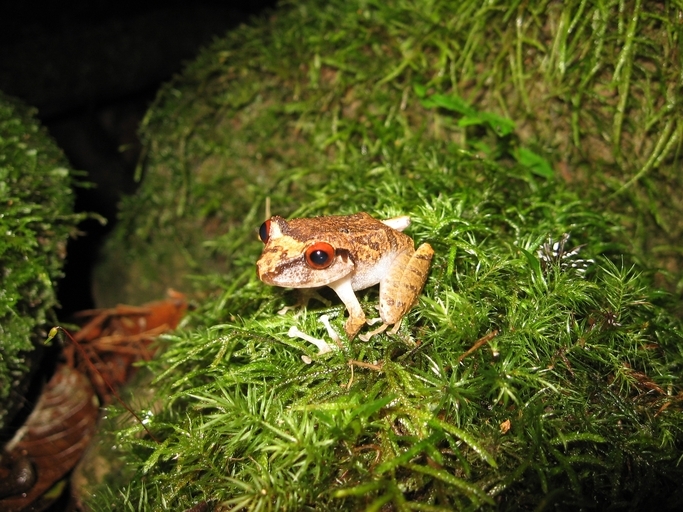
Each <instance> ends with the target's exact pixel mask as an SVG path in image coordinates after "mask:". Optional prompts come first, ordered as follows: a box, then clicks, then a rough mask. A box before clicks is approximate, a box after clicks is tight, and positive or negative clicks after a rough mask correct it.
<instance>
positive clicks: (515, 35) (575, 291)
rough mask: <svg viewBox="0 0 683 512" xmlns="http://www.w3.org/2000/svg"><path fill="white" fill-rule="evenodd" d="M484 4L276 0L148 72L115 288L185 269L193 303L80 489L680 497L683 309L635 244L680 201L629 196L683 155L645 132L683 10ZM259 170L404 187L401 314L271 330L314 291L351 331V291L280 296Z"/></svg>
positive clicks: (376, 192)
mask: <svg viewBox="0 0 683 512" xmlns="http://www.w3.org/2000/svg"><path fill="white" fill-rule="evenodd" d="M480 5H481V3H480V2H476V3H475V2H447V1H445V0H444V1H436V2H408V1H397V2H377V3H368V2H359V3H350V2H335V1H333V2H324V3H323V2H303V3H302V2H298V3H295V4H294V3H293V4H289V5H286V6H285V7H284V8H282V9H280V10H278V11H277V12H276V13H274V14H273V15H272V16H271V17H270V18H268V20H267V21H264V22H260V23H256V24H254V25H253V26H250V27H243V28H241V29H240V30H238V31H235V32H232V33H230V34H228V36H226V38H224V39H222V40H220V41H217V42H216V43H215V44H214V45H213V46H212V47H211V48H209V49H208V50H207V51H205V52H203V53H202V54H201V55H200V57H199V58H198V59H197V61H196V62H195V63H193V64H191V65H190V66H189V67H188V69H187V70H186V71H185V73H184V75H183V76H182V77H181V78H179V79H178V80H176V81H174V82H173V83H171V84H168V85H167V86H166V87H165V88H164V90H163V91H162V92H161V94H160V96H159V99H158V101H157V103H156V104H155V105H154V106H153V108H152V109H151V110H150V112H149V114H148V116H147V119H146V120H145V123H144V125H143V137H144V138H145V140H146V148H147V154H146V158H145V160H144V164H143V166H142V167H141V171H142V172H144V173H145V176H146V180H145V183H144V184H143V187H142V189H141V192H140V195H138V196H136V197H135V198H131V199H130V200H128V201H127V202H126V205H125V208H124V212H123V219H122V220H123V222H122V224H121V229H120V230H119V232H118V238H117V239H116V240H115V241H114V243H113V244H112V246H111V247H112V250H111V254H112V258H111V259H112V260H117V261H119V262H122V264H121V266H122V267H128V268H129V275H130V276H135V277H134V278H133V279H130V278H129V285H128V286H129V287H128V292H127V293H129V294H130V295H131V296H132V295H133V293H134V292H135V290H139V289H140V283H139V278H138V277H137V276H145V278H146V279H148V281H149V287H150V288H153V287H154V286H155V284H154V283H161V285H162V286H166V285H167V284H175V285H176V286H179V285H180V286H183V284H184V285H185V286H189V284H188V282H191V283H192V284H193V285H194V286H195V288H196V291H197V292H198V293H197V296H198V297H199V301H198V302H199V307H198V309H197V310H196V311H195V313H193V315H192V316H191V317H190V318H189V319H188V321H187V323H186V324H185V326H184V327H183V329H181V331H179V333H178V334H177V335H175V336H172V337H168V338H167V342H168V343H167V348H166V351H165V352H164V353H163V354H162V356H161V357H160V359H159V360H157V361H155V362H153V363H152V364H151V368H152V369H153V371H154V372H155V374H156V379H155V385H156V386H157V387H158V388H159V391H158V396H159V397H162V398H163V405H162V406H161V408H160V410H158V411H156V413H155V414H152V413H150V416H149V425H150V426H151V427H152V428H153V429H154V430H155V433H156V434H158V435H159V436H160V437H162V438H164V439H165V441H164V443H163V444H162V445H158V446H157V445H155V444H153V443H151V442H150V441H149V440H147V439H139V438H135V437H134V435H133V434H134V433H138V432H140V430H141V429H140V428H139V427H137V426H133V427H130V428H127V429H123V430H121V431H119V432H118V433H117V434H116V435H117V439H116V441H115V444H116V446H119V445H121V446H122V447H123V455H122V458H123V461H124V462H125V463H126V465H127V467H128V468H129V469H130V474H128V475H127V476H128V477H129V478H130V481H129V482H127V483H123V484H121V483H114V482H111V486H110V487H109V488H108V489H105V490H100V491H98V492H97V493H96V494H97V500H96V501H95V504H94V506H95V508H99V509H102V510H104V509H107V510H108V509H109V507H110V506H111V503H112V502H117V503H118V504H119V505H118V506H119V507H121V508H124V507H138V508H143V509H144V508H145V507H146V508H148V509H155V508H169V509H172V510H181V509H183V508H188V507H191V506H193V505H194V504H196V503H197V502H200V501H202V500H207V501H209V502H210V503H212V504H214V505H216V507H217V508H218V509H221V507H222V508H223V509H228V508H229V507H236V508H240V507H241V508H244V509H250V510H301V509H323V510H327V509H329V510H362V509H368V510H380V509H383V507H385V508H391V509H398V510H454V509H455V510H458V509H475V508H486V507H491V508H493V507H498V508H504V509H519V508H544V507H546V508H547V507H552V506H557V507H560V508H575V507H583V508H588V507H592V508H605V507H606V506H607V505H613V506H616V507H622V508H629V507H630V508H633V509H638V508H642V507H643V506H644V504H645V503H647V504H648V505H649V506H652V505H653V504H655V505H656V504H661V505H662V506H670V507H673V506H675V505H680V502H681V500H682V499H683V498H682V497H681V495H680V491H678V481H680V478H681V476H683V475H681V470H680V467H679V465H678V462H679V460H680V458H681V456H683V453H682V452H681V446H682V445H683V444H682V428H683V418H682V416H681V407H680V398H679V396H680V395H679V394H680V392H681V377H680V375H681V366H682V364H683V351H682V349H681V346H682V341H683V340H682V339H681V330H680V327H681V326H680V322H679V321H678V320H677V319H676V318H675V317H674V316H673V314H672V313H671V311H672V309H673V307H674V305H675V302H673V301H672V298H671V297H670V296H668V295H667V294H665V293H663V292H661V291H659V290H658V289H656V288H655V287H654V286H653V284H652V274H651V271H650V270H648V269H647V268H646V267H645V266H643V265H642V261H643V260H644V259H645V258H646V257H649V258H652V256H651V253H650V252H648V250H649V249H650V248H651V247H652V244H653V243H655V244H657V243H660V242H653V240H656V239H657V237H662V238H660V240H661V239H663V238H665V237H668V236H673V233H675V232H676V229H678V228H675V227H673V228H672V226H673V224H671V225H669V226H668V227H666V226H664V223H659V224H656V223H654V222H653V218H655V217H657V216H659V217H657V218H669V219H674V215H673V213H672V212H673V211H675V210H676V208H678V207H677V206H675V207H674V208H673V209H672V210H671V211H669V210H666V209H664V208H662V207H661V206H662V202H658V201H659V200H658V199H657V198H655V197H654V196H652V197H651V198H650V199H648V201H649V202H648V203H647V204H648V207H647V208H643V204H644V203H642V200H644V198H645V197H648V196H647V194H649V193H650V192H651V191H652V190H656V191H659V192H661V191H662V190H663V189H662V188H661V185H662V184H663V183H668V185H667V186H672V187H674V186H677V185H675V183H674V181H675V180H677V179H679V178H678V177H677V176H678V174H675V173H674V172H673V169H674V168H675V163H676V154H675V151H674V149H675V148H676V146H677V144H679V142H678V141H680V133H679V132H678V131H677V128H676V129H674V130H673V131H671V132H669V136H668V138H667V139H666V141H667V142H666V144H664V146H661V147H660V149H659V150H656V151H657V152H658V153H657V154H658V155H660V156H661V158H660V159H659V160H657V161H658V164H657V172H653V170H654V169H655V168H654V167H649V168H648V167H647V165H646V164H647V161H649V160H648V158H650V157H651V156H652V155H653V154H654V153H653V152H655V148H656V147H657V144H656V143H654V144H653V143H651V142H650V137H649V136H648V134H649V133H659V131H658V130H663V129H664V127H665V126H666V124H667V123H669V124H671V126H677V124H676V123H678V121H677V119H676V118H675V116H674V115H673V113H672V112H670V111H669V110H667V109H666V108H665V107H664V105H663V104H662V103H661V98H660V97H659V96H658V95H657V94H656V93H655V92H654V91H655V90H656V89H657V87H659V90H662V88H663V89H665V90H668V87H671V88H673V89H672V91H673V92H671V95H670V97H671V98H673V100H672V101H676V98H677V94H678V92H677V91H675V90H674V89H675V87H674V86H673V85H670V84H675V83H677V82H676V81H675V80H676V79H675V78H673V76H674V75H675V73H678V72H679V71H680V62H678V61H676V60H675V59H673V60H671V61H668V62H666V63H665V62H661V60H656V61H655V60H654V59H650V60H648V55H650V56H651V55H652V54H651V52H654V51H655V50H653V48H656V49H657V51H658V52H661V51H664V53H666V52H665V50H666V48H670V47H671V46H672V45H673V44H674V43H673V42H675V41H677V38H678V28H676V27H677V25H676V24H675V17H673V16H669V13H668V11H667V10H666V9H669V7H665V6H661V5H660V4H656V3H648V6H647V7H644V6H643V5H641V4H638V3H636V4H634V6H631V5H630V4H629V6H624V5H622V4H618V3H616V2H613V3H608V4H605V3H601V4H595V5H594V4H589V3H587V2H582V3H579V2H564V3H548V2H531V3H525V4H523V5H522V4H514V5H513V6H512V7H510V6H509V4H505V5H501V6H496V5H495V4H490V3H487V4H486V5H485V6H483V7H480ZM619 5H621V6H622V8H621V9H620V8H619ZM672 9H673V7H672ZM633 20H636V21H635V22H634V21H633ZM633 23H636V28H638V29H641V30H643V32H642V34H643V37H642V38H637V37H635V35H634V34H633V32H632V30H631V29H632V28H633ZM667 45H668V46H667ZM624 48H625V50H623V51H622V49H624ZM627 60H628V62H626V61H627ZM646 61H647V62H646ZM646 64H647V65H646ZM649 66H655V68H656V69H658V70H659V71H658V74H657V73H655V75H652V74H650V73H651V69H650V67H649ZM676 70H678V71H676ZM674 71H675V73H674ZM614 77H617V78H618V77H621V78H619V79H618V80H614V81H613V78H614ZM625 77H628V79H626V78H625ZM636 78H638V79H639V80H636ZM655 78H656V79H657V80H659V81H657V80H655ZM640 79H642V80H640ZM655 83H656V85H657V87H654V85H655ZM634 84H639V85H638V86H637V87H640V89H637V90H638V91H641V92H642V91H645V92H642V94H636V93H635V92H634V90H635V89H632V86H633V87H635V85H634ZM644 84H645V85H644ZM648 87H649V88H648ZM655 112H657V113H655ZM625 114H628V115H625ZM511 120H514V123H513V122H512V121H511ZM662 123H663V124H662ZM645 126H646V127H648V128H647V130H651V131H648V132H647V133H645V132H643V131H638V130H642V128H643V127H645ZM661 133H664V132H663V131H662V132H661ZM637 137H641V139H637ZM635 140H641V141H642V144H640V143H638V144H636V143H635V142H634V141H635ZM647 148H649V149H647ZM653 158H655V157H653ZM656 158H659V157H656ZM643 169H645V172H642V171H643ZM648 169H649V170H648ZM589 171H590V172H589ZM636 176H637V179H636V180H631V178H633V177H636ZM667 176H668V177H667ZM561 178H566V181H569V182H570V183H566V181H565V180H564V179H561ZM660 178H661V179H660ZM648 180H651V181H648ZM672 180H674V181H672ZM625 185H627V186H625ZM596 191H598V192H599V193H595V192H596ZM610 192H614V193H615V194H614V195H612V196H611V197H610V196H609V193H610ZM659 192H657V193H659ZM266 198H268V199H269V200H270V204H271V208H272V210H273V213H278V214H281V215H284V216H312V215H321V214H343V213H351V212H356V211H367V212H369V213H371V214H373V215H375V216H376V217H379V218H381V217H387V216H393V215H399V214H409V215H411V217H412V218H413V221H414V223H413V226H412V227H411V229H410V234H411V235H412V236H414V238H415V239H416V242H418V243H421V242H424V241H428V242H429V243H430V244H432V246H433V247H434V249H435V251H436V256H435V259H434V263H433V267H432V272H431V276H430V278H429V280H428V282H427V285H426V288H425V292H424V295H423V297H422V299H421V301H420V303H419V305H418V306H417V307H416V308H415V309H414V310H413V311H412V312H411V313H410V315H408V317H407V318H406V319H405V321H404V325H403V327H402V328H401V330H400V331H399V333H398V334H397V335H396V336H390V335H380V336H377V337H375V338H373V339H372V340H371V341H370V342H368V343H363V342H361V341H358V340H356V341H354V342H353V343H345V344H344V349H343V350H340V351H335V352H333V353H332V354H330V355H327V356H317V355H316V351H315V350H314V348H313V346H312V345H309V344H306V343H305V342H302V341H298V340H294V339H291V338H289V337H288V336H287V332H288V330H289V328H290V327H291V326H292V325H295V326H297V327H298V328H300V329H301V330H302V331H304V332H306V333H308V334H312V335H314V336H316V337H319V338H320V337H324V336H325V335H326V334H325V329H324V328H323V327H322V325H321V324H320V323H319V322H318V318H319V316H320V315H321V314H323V313H328V314H330V315H331V316H332V317H333V320H332V322H333V324H334V325H335V327H336V328H337V330H338V331H339V332H341V331H342V325H343V320H344V318H343V317H344V311H343V308H342V307H340V306H339V305H338V303H335V305H333V306H331V307H329V308H316V307H315V306H312V307H310V308H308V309H307V310H305V311H302V312H301V313H300V314H299V315H298V316H294V315H292V314H289V315H285V316H281V315H278V314H277V313H276V312H277V311H278V310H279V309H280V308H281V307H282V306H283V305H285V304H291V303H293V302H294V298H293V297H292V295H291V294H290V293H288V292H285V291H283V290H280V289H274V288H270V287H267V286H265V285H263V284H262V283H260V282H258V280H257V279H256V276H255V272H254V263H255V261H256V259H257V257H258V254H259V251H260V242H258V240H257V238H256V229H257V227H258V226H259V224H260V222H261V221H262V220H263V214H262V212H263V211H264V208H265V204H266ZM605 198H607V199H605ZM608 206H609V208H607V207H608ZM631 211H635V212H636V215H635V218H636V224H637V225H638V226H640V227H641V228H644V227H645V226H650V227H652V229H653V230H654V231H653V233H657V235H656V236H655V237H653V238H651V239H649V240H646V237H643V236H641V235H642V231H639V230H638V229H634V224H633V223H631V222H630V221H628V222H625V221H624V217H623V216H622V214H623V213H624V212H631ZM653 212H656V214H657V215H654V216H653ZM565 233H570V234H571V238H570V239H569V241H568V242H567V243H566V246H565V248H566V251H565V255H566V256H567V258H566V259H564V260H563V259H561V258H554V257H552V254H551V253H552V249H553V243H554V242H556V241H560V240H561V239H562V237H563V235H564V234H565ZM584 244H585V245H584ZM581 245H584V247H583V248H582V249H581V252H580V253H579V254H574V253H572V252H571V251H572V249H573V248H575V247H578V246H581ZM539 251H540V252H539ZM542 255H545V256H548V257H550V261H549V262H545V261H544V260H543V258H542V257H541V256H542ZM588 260H593V263H592V264H591V266H590V268H589V270H588V272H587V273H586V274H583V273H582V272H580V271H578V270H575V269H573V268H572V267H571V263H575V264H578V265H580V264H582V263H590V262H589V261H588ZM659 261H662V260H659ZM131 267H132V270H130V268H131ZM106 269H107V267H105V273H108V274H109V275H115V273H114V272H111V271H107V270H106ZM169 269H170V270H169ZM672 270H673V271H674V273H675V272H678V270H677V268H675V266H674V267H672ZM116 275H119V274H116ZM170 276H173V277H170ZM183 279H184V281H183ZM156 286H158V285H156ZM143 288H144V286H143ZM156 293H160V291H159V292H156ZM360 295H361V297H362V303H363V305H364V307H365V309H366V313H367V314H368V316H370V317H372V316H374V314H373V313H374V308H373V306H374V305H375V304H376V300H377V298H376V291H373V290H369V291H367V292H363V293H361V294H360ZM493 333H495V335H493ZM487 336H490V339H489V338H486V337H487ZM482 339H485V340H488V341H486V343H483V344H482V345H481V346H479V347H478V348H477V349H476V350H474V351H473V352H472V353H469V354H468V350H469V349H470V348H471V347H473V346H475V344H476V343H477V341H478V340H482ZM302 355H306V356H308V357H311V358H312V359H313V360H314V362H313V363H312V364H311V365H306V364H304V363H303V362H302V360H301V356H302ZM349 360H353V361H361V362H363V363H366V365H365V366H357V365H356V366H354V365H353V364H352V365H349ZM368 365H370V366H368ZM508 421H509V426H510V430H508V431H506V428H507V427H506V425H508V423H507V422H508ZM162 504H163V505H162Z"/></svg>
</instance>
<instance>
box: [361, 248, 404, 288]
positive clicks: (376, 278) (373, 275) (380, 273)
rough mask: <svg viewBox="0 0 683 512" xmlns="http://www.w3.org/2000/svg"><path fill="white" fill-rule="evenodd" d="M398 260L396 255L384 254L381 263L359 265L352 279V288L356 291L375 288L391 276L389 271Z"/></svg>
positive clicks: (392, 253)
mask: <svg viewBox="0 0 683 512" xmlns="http://www.w3.org/2000/svg"><path fill="white" fill-rule="evenodd" d="M395 259H396V253H394V252H391V253H387V254H384V255H383V256H382V257H381V258H380V259H379V261H377V262H375V263H373V264H372V265H358V266H357V267H356V268H355V269H354V271H353V275H352V277H351V286H352V288H353V289H354V290H364V289H365V288H369V287H370V286H374V285H376V284H377V283H379V282H380V281H381V280H382V279H384V278H386V277H387V276H388V275H389V269H390V268H391V265H392V263H393V262H394V260H395Z"/></svg>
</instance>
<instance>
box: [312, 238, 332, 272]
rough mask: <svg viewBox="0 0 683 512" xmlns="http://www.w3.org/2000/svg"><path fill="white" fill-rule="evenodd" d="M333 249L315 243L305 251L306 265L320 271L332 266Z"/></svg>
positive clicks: (322, 243)
mask: <svg viewBox="0 0 683 512" xmlns="http://www.w3.org/2000/svg"><path fill="white" fill-rule="evenodd" d="M334 252H335V251H334V247H332V246H331V245H330V244H328V243H325V242H317V243H315V244H313V245H311V246H310V247H309V248H308V249H306V263H308V266H309V267H311V268H314V269H316V270H322V269H324V268H327V267H329V266H330V265H332V262H333V261H334Z"/></svg>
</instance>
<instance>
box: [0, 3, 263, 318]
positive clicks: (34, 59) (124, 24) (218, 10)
mask: <svg viewBox="0 0 683 512" xmlns="http://www.w3.org/2000/svg"><path fill="white" fill-rule="evenodd" d="M274 5H275V0H252V1H245V0H237V1H215V0H214V1H211V0H200V1H194V2H187V1H179V0H165V1H162V0H140V1H138V2H130V3H119V2H105V1H103V0H89V1H86V0H72V1H67V2H45V1H44V0H41V1H38V0H24V1H21V2H20V1H15V2H14V3H12V4H10V5H4V6H3V8H2V15H0V90H2V91H3V92H5V93H6V94H9V95H11V96H15V97H17V98H20V99H21V100H23V101H24V102H25V103H27V104H29V105H32V106H34V107H37V108H38V116H39V118H40V120H41V122H42V123H43V124H44V125H45V126H46V127H47V129H48V130H49V132H50V133H51V135H52V136H53V137H54V139H55V140H56V142H57V144H58V145H59V146H60V147H61V148H62V150H63V151H64V152H65V154H66V155H67V158H68V159H69V160H70V162H71V164H72V166H73V167H74V168H75V169H78V170H82V171H84V172H85V173H86V175H85V176H84V177H83V178H84V179H85V180H87V181H90V182H92V183H93V184H94V185H95V186H94V187H93V188H77V189H76V194H77V195H76V209H77V211H91V212H97V213H99V214H100V215H102V216H103V217H105V218H106V219H107V221H108V222H107V224H106V226H102V225H100V223H98V222H97V221H95V220H88V221H85V222H84V223H83V224H82V225H81V226H80V229H81V231H82V232H83V233H84V235H83V236H81V237H79V238H78V239H75V240H72V241H70V242H69V247H68V256H67V262H66V266H65V269H64V271H65V277H64V279H63V280H62V282H61V283H60V284H59V288H58V293H59V300H60V303H61V305H62V307H61V309H60V310H59V311H58V314H59V315H60V317H61V319H68V318H69V317H70V316H71V315H72V314H73V312H75V311H78V310H81V309H89V308H92V307H94V306H95V304H93V299H92V294H91V272H92V268H93V265H94V264H95V263H96V258H97V254H98V250H99V248H100V247H101V245H102V241H103V239H104V237H105V236H106V234H107V233H108V232H109V231H110V230H111V229H112V227H113V226H114V224H115V221H116V212H117V204H118V201H119V198H120V196H121V194H130V193H132V192H134V191H135V188H136V183H135V182H134V180H133V175H134V171H135V165H136V163H137V158H138V156H139V153H140V144H139V141H138V139H137V126H138V124H139V122H140V120H141V118H142V116H143V115H144V113H145V111H146V109H147V107H148V106H149V104H150V102H151V101H152V100H153V99H154V96H155V94H156V91H157V90H158V88H159V86H160V85H161V83H163V82H164V81H166V80H169V79H170V78H172V76H173V75H174V74H177V73H179V72H181V71H182V68H183V64H184V63H185V62H188V61H191V60H192V59H193V58H194V57H195V56H196V55H197V53H198V52H199V50H200V49H201V47H202V46H205V45H207V44H209V43H210V42H211V41H212V40H213V39H214V38H216V37H220V36H222V35H223V34H225V33H226V32H227V31H228V30H229V29H231V28H234V27H236V26H237V25H238V24H240V23H244V22H248V21H249V20H250V19H251V18H253V17H255V16H266V15H268V8H271V7H274Z"/></svg>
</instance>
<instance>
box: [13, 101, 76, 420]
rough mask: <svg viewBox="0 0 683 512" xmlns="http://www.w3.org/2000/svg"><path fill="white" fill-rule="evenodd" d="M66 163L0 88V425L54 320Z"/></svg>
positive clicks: (71, 228)
mask: <svg viewBox="0 0 683 512" xmlns="http://www.w3.org/2000/svg"><path fill="white" fill-rule="evenodd" d="M71 173H72V171H71V170H70V169H69V164H68V163H67V161H66V158H65V157H64V154H63V153H62V152H61V151H60V150H59V149H58V148H57V146H56V145H55V143H54V141H52V139H50V137H49V136H48V134H47V132H46V130H44V129H43V128H41V127H40V125H39V123H38V121H37V120H36V119H35V111H34V110H32V109H30V108H29V107H27V106H25V105H23V104H22V103H20V102H19V101H17V100H14V99H12V98H9V97H7V96H5V95H3V94H1V93H0V233H1V235H0V430H2V429H3V428H4V427H6V426H7V422H8V421H9V420H10V419H11V416H12V414H13V412H16V409H17V407H20V406H21V405H23V403H22V391H25V389H26V387H27V385H28V379H27V375H28V372H29V371H30V370H31V369H34V368H35V366H36V364H37V362H38V361H39V352H38V353H35V352H34V350H36V349H37V348H39V347H41V346H42V343H43V341H44V339H45V335H46V334H47V330H48V328H49V325H47V324H48V322H54V315H53V313H52V309H53V308H54V307H55V306H56V304H57V299H56V296H55V283H56V281H57V279H58V278H59V277H61V270H62V266H63V264H64V257H65V252H66V240H67V238H68V237H69V235H74V234H75V231H76V224H77V223H78V222H79V220H80V219H81V216H79V215H74V214H73V202H74V198H73V192H72V190H71V183H72V176H71Z"/></svg>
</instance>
